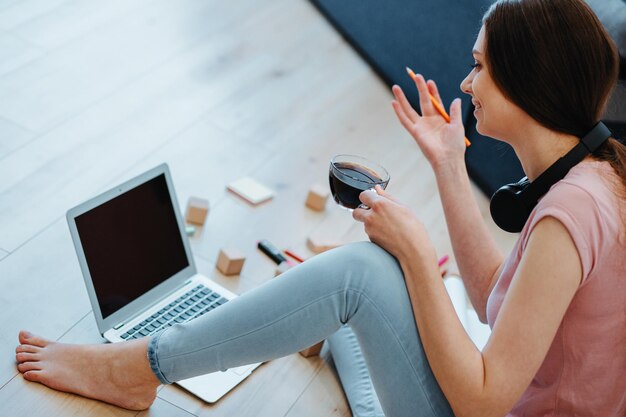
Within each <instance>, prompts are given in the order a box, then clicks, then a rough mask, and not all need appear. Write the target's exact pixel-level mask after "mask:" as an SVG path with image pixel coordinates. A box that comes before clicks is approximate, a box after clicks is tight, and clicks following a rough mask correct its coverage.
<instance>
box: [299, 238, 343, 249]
mask: <svg viewBox="0 0 626 417" xmlns="http://www.w3.org/2000/svg"><path fill="white" fill-rule="evenodd" d="M306 245H307V246H308V248H309V249H311V251H313V252H315V253H322V252H326V251H327V250H331V249H335V248H337V247H339V246H341V243H339V242H334V241H331V240H324V239H320V238H318V237H314V236H309V238H308V239H307V241H306Z"/></svg>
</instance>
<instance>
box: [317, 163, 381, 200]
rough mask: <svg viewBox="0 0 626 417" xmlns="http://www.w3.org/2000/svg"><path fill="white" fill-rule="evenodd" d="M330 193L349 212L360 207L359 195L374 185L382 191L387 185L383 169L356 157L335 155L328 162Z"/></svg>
mask: <svg viewBox="0 0 626 417" xmlns="http://www.w3.org/2000/svg"><path fill="white" fill-rule="evenodd" d="M328 179H329V182H330V191H331V193H332V195H333V198H334V199H335V201H336V202H337V204H339V205H340V206H342V207H345V208H347V209H350V210H354V209H355V208H357V207H359V206H360V205H361V200H359V194H361V193H362V192H363V191H365V190H369V189H370V188H374V186H375V185H380V186H381V187H382V188H383V189H384V188H386V187H387V184H388V183H389V174H388V173H387V170H385V168H383V167H381V166H380V165H378V164H376V163H374V162H371V161H368V160H367V159H365V158H363V157H360V156H356V155H336V156H334V157H333V158H332V159H331V160H330V167H329V170H328Z"/></svg>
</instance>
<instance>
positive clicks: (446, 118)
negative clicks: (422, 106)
mask: <svg viewBox="0 0 626 417" xmlns="http://www.w3.org/2000/svg"><path fill="white" fill-rule="evenodd" d="M406 72H407V73H408V74H409V76H410V77H411V79H412V80H413V81H415V73H414V72H413V70H412V69H411V68H409V67H406ZM428 95H429V96H430V102H431V103H433V106H435V109H437V111H438V112H439V114H440V115H442V116H443V118H444V119H445V121H446V122H448V123H450V116H448V113H446V110H445V109H444V108H443V107H441V104H439V101H437V99H436V98H435V97H434V96H433V95H432V94H430V93H428ZM471 144H472V143H471V142H470V141H469V139H467V138H465V146H470V145H471Z"/></svg>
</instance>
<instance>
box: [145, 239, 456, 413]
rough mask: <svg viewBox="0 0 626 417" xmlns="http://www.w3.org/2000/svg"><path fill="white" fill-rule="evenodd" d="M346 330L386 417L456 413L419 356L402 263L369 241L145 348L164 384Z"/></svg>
mask: <svg viewBox="0 0 626 417" xmlns="http://www.w3.org/2000/svg"><path fill="white" fill-rule="evenodd" d="M343 325H348V326H350V328H351V329H352V331H353V332H354V335H356V339H357V340H358V344H359V346H360V350H361V352H362V357H363V358H364V360H365V363H366V364H367V368H368V370H369V376H370V377H371V381H372V383H373V386H374V387H375V394H374V393H373V392H369V391H368V390H367V389H365V390H363V392H364V393H365V394H366V395H373V396H374V397H373V398H375V397H376V395H377V397H378V399H379V400H380V405H381V407H382V410H383V411H384V414H385V416H387V417H397V416H412V417H415V416H433V417H434V416H437V417H442V416H453V415H454V414H453V413H452V410H451V408H450V405H449V404H448V401H447V400H446V398H445V396H444V395H443V393H442V392H441V389H440V388H439V385H438V383H437V380H436V379H435V377H434V376H433V373H432V371H431V369H430V366H429V364H428V361H427V359H426V355H425V354H424V349H423V347H422V343H421V341H420V337H419V333H418V331H417V327H416V325H415V320H414V317H413V311H412V307H411V302H410V299H409V296H408V292H407V289H406V286H405V283H404V276H403V274H402V270H401V268H400V265H399V264H398V262H397V260H396V259H395V258H394V257H393V256H391V255H390V254H389V253H387V252H386V251H385V250H383V249H382V248H380V247H379V246H377V245H375V244H372V243H369V242H359V243H353V244H350V245H346V246H343V247H341V248H338V249H335V250H332V251H329V252H326V253H323V254H321V255H317V256H315V257H313V258H312V259H310V260H308V261H306V262H305V263H303V264H301V265H299V266H297V267H295V268H292V269H290V270H289V271H287V272H285V273H283V274H282V275H281V276H280V277H279V278H276V279H273V280H271V281H269V282H267V283H266V284H264V285H262V286H260V287H258V288H255V289H253V290H251V291H248V292H246V293H244V294H243V295H241V296H240V297H237V298H235V299H234V300H232V301H230V302H228V303H226V304H224V305H223V306H221V307H220V308H217V309H215V310H212V311H211V312H209V313H207V314H205V315H204V316H201V317H199V318H197V319H195V320H192V321H190V322H188V323H185V324H179V325H175V326H172V327H170V328H168V329H167V330H165V331H163V332H161V333H159V334H157V335H155V336H154V337H153V338H152V340H151V341H150V344H149V346H148V359H149V361H150V364H151V366H152V370H153V371H154V373H155V374H156V376H157V377H158V378H159V380H160V381H161V382H162V383H164V384H168V383H172V382H175V381H179V380H182V379H186V378H190V377H193V376H197V375H202V374H206V373H209V372H216V371H220V370H225V369H228V368H233V367H237V366H242V365H246V364H250V363H256V362H265V361H268V360H271V359H276V358H279V357H282V356H286V355H289V354H292V353H294V352H298V351H300V350H303V349H305V348H307V347H309V346H311V345H313V344H315V343H317V342H319V341H321V340H324V339H326V338H328V337H330V336H332V335H333V334H335V332H337V331H338V330H340V329H341V328H342V326H343ZM331 340H332V339H331ZM357 354H358V352H357ZM347 394H349V393H348V392H347ZM349 398H350V397H349ZM365 403H367V401H365ZM353 411H357V410H354V407H353ZM369 411H371V413H375V412H376V410H375V409H373V408H372V409H371V410H369ZM369 411H366V412H369ZM363 415H367V414H363ZM372 415H375V414H372Z"/></svg>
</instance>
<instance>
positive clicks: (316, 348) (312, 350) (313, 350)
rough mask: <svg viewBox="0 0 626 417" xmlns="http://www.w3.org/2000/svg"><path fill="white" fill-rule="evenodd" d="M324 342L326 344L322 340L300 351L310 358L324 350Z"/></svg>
mask: <svg viewBox="0 0 626 417" xmlns="http://www.w3.org/2000/svg"><path fill="white" fill-rule="evenodd" d="M323 344H324V341H323V340H322V341H321V342H319V343H316V344H314V345H313V346H311V347H308V348H306V349H304V350H301V351H300V352H299V353H300V354H301V355H302V356H304V357H305V358H310V357H311V356H317V355H319V354H320V352H321V351H322V345H323Z"/></svg>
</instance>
